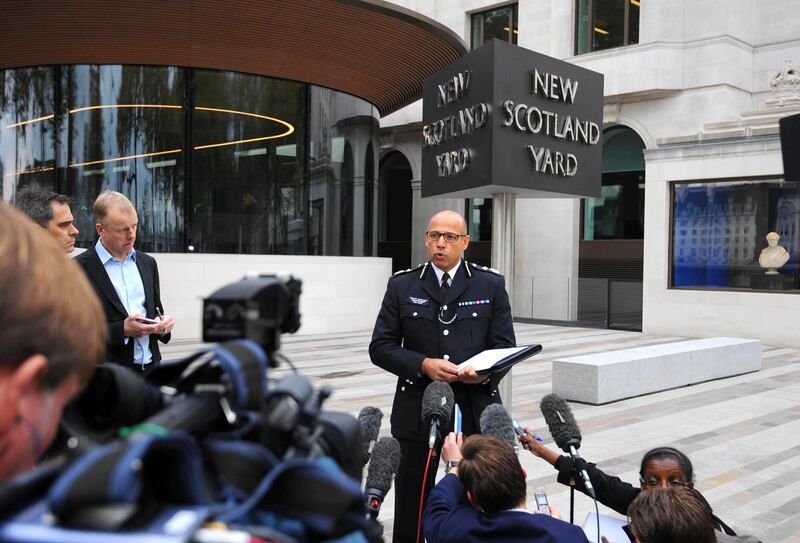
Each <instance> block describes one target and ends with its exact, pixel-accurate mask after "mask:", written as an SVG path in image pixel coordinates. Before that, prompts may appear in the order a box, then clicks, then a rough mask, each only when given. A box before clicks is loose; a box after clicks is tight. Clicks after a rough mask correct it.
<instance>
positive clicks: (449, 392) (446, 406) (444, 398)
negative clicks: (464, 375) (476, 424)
mask: <svg viewBox="0 0 800 543" xmlns="http://www.w3.org/2000/svg"><path fill="white" fill-rule="evenodd" d="M454 405H455V398H454V397H453V389H452V388H450V385H448V384H447V383H442V382H440V381H434V382H432V383H431V384H429V385H428V386H427V387H426V388H425V392H424V393H423V394H422V422H424V423H425V425H426V426H427V425H430V424H431V421H432V420H433V419H437V420H438V421H439V428H443V427H444V426H447V425H448V424H450V415H451V414H452V413H453V406H454Z"/></svg>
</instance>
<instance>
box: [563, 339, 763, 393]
mask: <svg viewBox="0 0 800 543" xmlns="http://www.w3.org/2000/svg"><path fill="white" fill-rule="evenodd" d="M760 369H761V342H760V341H756V340H753V339H741V338H731V337H713V338H707V339H695V340H689V341H678V342H674V343H664V344H661V345H651V346H649V347H637V348H634V349H622V350H619V351H607V352H604V353H596V354H590V355H583V356H573V357H569V358H561V359H558V360H554V361H553V392H554V393H556V394H558V395H559V396H561V397H563V398H564V399H566V400H572V401H576V402H583V403H589V404H594V405H599V404H604V403H608V402H614V401H617V400H622V399H624V398H631V397H633V396H641V395H643V394H650V393H652V392H659V391H662V390H669V389H671V388H678V387H682V386H686V385H691V384H695V383H702V382H703V381H710V380H712V379H720V378H722V377H731V376H734V375H740V374H743V373H750V372H753V371H758V370H760Z"/></svg>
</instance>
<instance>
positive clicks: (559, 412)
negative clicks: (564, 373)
mask: <svg viewBox="0 0 800 543" xmlns="http://www.w3.org/2000/svg"><path fill="white" fill-rule="evenodd" d="M539 409H541V411H542V416H544V420H545V422H546V423H547V427H548V428H549V429H550V435H551V436H553V441H555V442H556V445H558V446H559V447H560V448H561V450H563V451H564V452H566V453H569V455H570V456H571V457H572V461H573V463H574V464H575V467H576V468H577V470H578V473H579V474H580V476H581V478H582V479H583V484H584V486H585V487H586V491H587V492H588V493H589V495H590V496H591V497H592V498H594V497H595V496H594V487H593V486H592V481H591V480H590V479H589V474H588V473H587V471H586V463H585V462H584V461H583V458H581V457H580V455H579V454H578V449H579V448H580V446H581V429H580V428H578V423H577V422H575V417H574V416H573V415H572V410H571V409H570V408H569V405H567V402H566V401H564V398H562V397H561V396H559V395H558V394H548V395H547V396H545V397H544V398H542V401H541V402H539Z"/></svg>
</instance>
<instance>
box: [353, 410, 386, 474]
mask: <svg viewBox="0 0 800 543" xmlns="http://www.w3.org/2000/svg"><path fill="white" fill-rule="evenodd" d="M382 418H383V411H381V410H380V409H378V408H377V407H365V408H363V409H362V410H361V411H360V412H359V413H358V425H359V426H360V427H361V465H362V466H366V465H367V462H369V457H370V454H371V452H372V448H373V447H374V446H375V441H377V439H378V433H379V432H380V431H381V419H382Z"/></svg>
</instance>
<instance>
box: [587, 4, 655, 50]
mask: <svg viewBox="0 0 800 543" xmlns="http://www.w3.org/2000/svg"><path fill="white" fill-rule="evenodd" d="M640 6H641V0H576V2H575V53H576V54H582V53H589V52H591V51H601V50H603V49H610V48H613V47H620V46H623V45H630V44H633V43H639V9H640Z"/></svg>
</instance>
